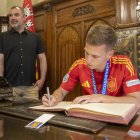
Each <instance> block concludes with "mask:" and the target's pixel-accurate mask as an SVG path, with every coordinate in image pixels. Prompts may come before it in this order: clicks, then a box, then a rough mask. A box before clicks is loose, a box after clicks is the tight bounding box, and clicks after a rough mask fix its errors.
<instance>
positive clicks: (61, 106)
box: [29, 102, 72, 111]
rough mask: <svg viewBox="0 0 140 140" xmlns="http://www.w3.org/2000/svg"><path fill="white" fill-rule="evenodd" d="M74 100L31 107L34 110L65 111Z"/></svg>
mask: <svg viewBox="0 0 140 140" xmlns="http://www.w3.org/2000/svg"><path fill="white" fill-rule="evenodd" d="M71 104H72V102H59V103H58V104H57V105H56V106H52V107H46V106H44V105H39V106H33V107H29V108H30V109H34V110H44V111H57V110H58V111H63V110H66V108H67V107H68V106H70V105H71Z"/></svg>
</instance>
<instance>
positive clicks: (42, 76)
mask: <svg viewBox="0 0 140 140" xmlns="http://www.w3.org/2000/svg"><path fill="white" fill-rule="evenodd" d="M46 73H47V60H46V56H45V55H43V57H41V58H40V80H42V81H43V82H44V81H45V80H46Z"/></svg>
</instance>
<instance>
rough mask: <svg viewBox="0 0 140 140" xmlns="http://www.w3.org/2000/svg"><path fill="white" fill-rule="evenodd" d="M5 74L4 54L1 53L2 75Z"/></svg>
mask: <svg viewBox="0 0 140 140" xmlns="http://www.w3.org/2000/svg"><path fill="white" fill-rule="evenodd" d="M3 75H4V55H3V54H2V53H0V76H3Z"/></svg>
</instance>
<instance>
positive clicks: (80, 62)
mask: <svg viewBox="0 0 140 140" xmlns="http://www.w3.org/2000/svg"><path fill="white" fill-rule="evenodd" d="M79 64H80V65H81V64H85V65H86V64H87V63H86V60H85V59H84V58H82V59H79V60H76V61H75V62H74V63H73V65H72V66H71V67H70V69H69V71H71V70H72V69H73V68H74V67H76V66H77V65H79Z"/></svg>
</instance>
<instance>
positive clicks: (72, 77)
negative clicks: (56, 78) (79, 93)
mask: <svg viewBox="0 0 140 140" xmlns="http://www.w3.org/2000/svg"><path fill="white" fill-rule="evenodd" d="M73 66H74V67H73ZM78 71H79V70H78V65H76V62H75V63H74V64H73V65H72V66H71V68H70V70H69V72H68V73H67V74H66V75H65V76H64V77H63V81H62V83H61V85H60V86H61V87H62V88H63V89H64V90H66V91H72V90H73V89H74V87H75V86H76V85H77V83H78V82H79V72H78Z"/></svg>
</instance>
